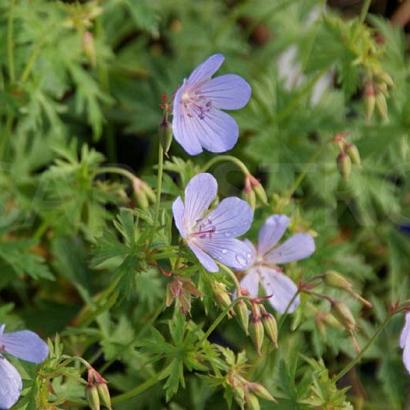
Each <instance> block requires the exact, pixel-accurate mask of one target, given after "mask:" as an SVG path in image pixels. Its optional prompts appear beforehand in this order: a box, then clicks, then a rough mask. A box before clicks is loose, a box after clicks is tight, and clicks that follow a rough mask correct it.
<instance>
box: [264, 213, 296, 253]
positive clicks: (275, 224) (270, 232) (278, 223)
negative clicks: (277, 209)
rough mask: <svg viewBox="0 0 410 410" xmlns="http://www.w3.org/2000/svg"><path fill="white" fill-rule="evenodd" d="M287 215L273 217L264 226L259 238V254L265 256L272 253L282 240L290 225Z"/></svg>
mask: <svg viewBox="0 0 410 410" xmlns="http://www.w3.org/2000/svg"><path fill="white" fill-rule="evenodd" d="M289 222H290V221H289V218H288V217H287V216H286V215H272V216H270V217H269V218H268V219H267V220H266V222H265V223H264V224H263V225H262V228H261V229H260V230H259V236H258V253H259V254H260V255H264V254H265V253H266V252H268V251H270V250H271V249H272V248H273V247H274V246H275V245H276V244H277V242H278V241H279V239H280V238H282V236H283V234H284V233H285V231H286V228H287V227H288V225H289Z"/></svg>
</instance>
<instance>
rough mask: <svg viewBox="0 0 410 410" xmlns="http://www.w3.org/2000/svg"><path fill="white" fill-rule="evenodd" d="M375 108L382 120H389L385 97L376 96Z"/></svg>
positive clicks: (381, 95)
mask: <svg viewBox="0 0 410 410" xmlns="http://www.w3.org/2000/svg"><path fill="white" fill-rule="evenodd" d="M376 108H377V111H378V113H379V114H380V117H382V119H383V120H387V119H388V118H389V114H388V109H387V102H386V97H385V96H384V95H383V94H381V93H379V94H377V95H376Z"/></svg>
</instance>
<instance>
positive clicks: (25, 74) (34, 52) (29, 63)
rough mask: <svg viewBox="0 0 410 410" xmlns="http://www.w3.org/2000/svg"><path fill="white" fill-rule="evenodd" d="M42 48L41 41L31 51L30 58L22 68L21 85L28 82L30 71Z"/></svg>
mask: <svg viewBox="0 0 410 410" xmlns="http://www.w3.org/2000/svg"><path fill="white" fill-rule="evenodd" d="M42 48H43V41H41V42H39V43H38V45H37V46H34V48H33V50H32V51H31V54H30V57H29V59H28V61H27V64H26V66H25V68H24V71H23V73H22V74H21V76H20V82H21V83H25V82H26V81H27V80H28V78H29V76H30V74H31V70H32V69H33V66H34V63H35V62H36V60H37V58H38V56H39V54H40V52H41V50H42Z"/></svg>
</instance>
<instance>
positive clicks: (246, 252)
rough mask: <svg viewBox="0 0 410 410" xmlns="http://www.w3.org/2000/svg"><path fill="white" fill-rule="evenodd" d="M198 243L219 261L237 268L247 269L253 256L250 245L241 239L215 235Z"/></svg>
mask: <svg viewBox="0 0 410 410" xmlns="http://www.w3.org/2000/svg"><path fill="white" fill-rule="evenodd" d="M197 244H198V246H200V247H201V249H202V250H203V251H205V252H206V253H208V254H209V255H211V256H212V257H213V258H214V259H216V260H217V261H218V262H220V263H222V264H224V265H226V266H229V267H230V268H234V269H237V270H244V269H246V268H247V267H248V266H249V263H250V261H251V258H252V251H251V249H250V248H249V245H247V244H246V243H245V242H243V241H240V240H239V239H232V238H230V239H226V238H218V237H213V238H211V239H208V238H206V239H200V241H198V243H197Z"/></svg>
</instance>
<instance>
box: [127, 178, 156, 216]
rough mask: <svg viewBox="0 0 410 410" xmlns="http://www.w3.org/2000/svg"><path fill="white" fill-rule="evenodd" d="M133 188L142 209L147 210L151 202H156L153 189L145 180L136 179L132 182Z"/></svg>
mask: <svg viewBox="0 0 410 410" xmlns="http://www.w3.org/2000/svg"><path fill="white" fill-rule="evenodd" d="M132 188H133V191H134V195H135V199H136V201H137V204H138V205H139V206H140V207H141V208H142V209H147V208H148V207H149V205H150V202H154V201H155V193H154V191H153V190H152V188H151V187H150V186H149V185H148V184H147V183H145V182H144V181H143V180H141V179H139V178H137V177H134V179H133V180H132Z"/></svg>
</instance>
